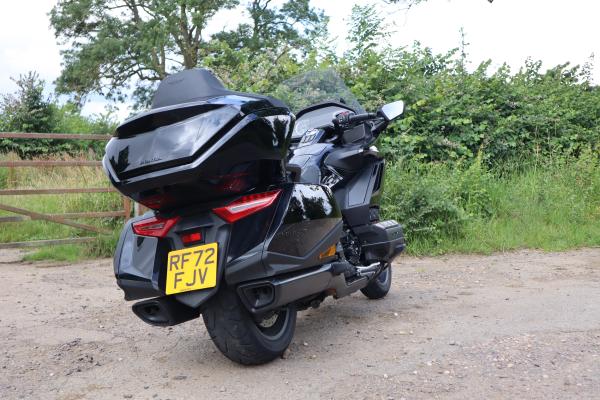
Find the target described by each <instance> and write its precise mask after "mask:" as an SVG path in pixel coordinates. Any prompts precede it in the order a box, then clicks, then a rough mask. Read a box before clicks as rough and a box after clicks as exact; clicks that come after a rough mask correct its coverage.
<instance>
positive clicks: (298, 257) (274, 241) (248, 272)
mask: <svg viewBox="0 0 600 400" xmlns="http://www.w3.org/2000/svg"><path fill="white" fill-rule="evenodd" d="M271 189H272V188H271ZM280 189H281V190H282V192H281V193H282V194H281V195H280V197H279V199H278V201H277V203H276V204H274V205H273V206H271V207H269V208H267V209H265V210H262V211H260V212H258V213H256V214H253V215H251V216H249V217H247V218H244V219H242V220H240V221H237V222H235V223H233V224H228V223H226V222H225V221H223V220H221V219H220V218H219V217H217V216H216V215H215V214H214V213H212V212H211V211H209V210H203V209H201V208H200V209H195V208H194V207H191V208H189V209H186V210H180V211H178V215H180V216H181V219H180V220H179V222H178V223H177V224H176V225H175V226H174V227H173V228H172V229H171V231H170V232H169V234H168V235H167V237H165V238H163V239H158V238H150V237H144V236H139V235H136V234H135V233H134V232H133V230H132V228H131V225H132V223H133V222H135V221H137V220H139V219H143V218H145V216H142V217H138V218H135V219H132V220H130V221H129V222H128V223H127V224H126V226H125V228H124V229H123V233H122V234H121V238H120V240H119V242H118V245H117V250H116V253H115V259H114V265H115V275H116V277H117V282H118V284H119V286H120V287H121V288H122V289H123V291H124V292H125V298H126V299H127V300H135V299H142V298H148V297H158V296H164V295H165V286H164V285H165V274H166V266H167V253H168V252H169V251H171V250H177V249H181V248H184V247H185V246H184V244H183V242H182V241H181V237H180V235H181V234H182V233H185V232H189V231H198V230H201V231H202V232H203V237H204V242H205V243H211V242H217V243H218V244H219V264H218V265H219V267H218V272H217V286H216V287H215V288H212V289H205V290H200V291H194V292H187V293H181V294H176V295H174V296H173V297H174V298H176V299H177V300H178V301H180V302H182V303H184V304H186V305H188V306H190V307H194V308H197V307H199V306H200V305H201V304H202V303H204V302H205V301H206V300H207V299H208V298H210V297H211V296H212V295H214V294H215V293H216V291H217V290H218V289H219V286H220V284H222V282H223V279H222V278H224V282H226V283H227V284H237V283H240V282H243V281H250V280H254V279H262V278H267V277H271V276H276V275H280V274H286V273H289V272H293V271H297V270H302V269H305V268H310V267H314V266H317V265H319V264H321V263H323V261H326V260H323V259H321V258H319V255H320V253H321V252H323V251H325V250H326V249H327V248H328V247H330V246H331V245H335V244H336V243H337V242H338V241H339V239H340V237H341V234H342V222H341V214H340V211H339V209H338V208H337V205H336V204H335V200H334V198H333V196H332V194H331V192H330V191H329V190H328V189H327V188H325V187H323V186H319V185H306V184H283V185H281V186H280ZM146 217H147V216H146Z"/></svg>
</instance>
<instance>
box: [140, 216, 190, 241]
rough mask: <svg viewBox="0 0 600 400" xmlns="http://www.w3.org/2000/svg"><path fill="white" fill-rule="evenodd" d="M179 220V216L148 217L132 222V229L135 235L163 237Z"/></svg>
mask: <svg viewBox="0 0 600 400" xmlns="http://www.w3.org/2000/svg"><path fill="white" fill-rule="evenodd" d="M177 221H179V217H174V218H161V217H150V218H146V219H143V220H141V221H138V222H134V223H133V231H134V232H135V234H136V235H141V236H152V237H159V238H163V237H165V236H167V233H169V231H170V230H171V228H172V227H173V226H174V225H175V224H176V223H177Z"/></svg>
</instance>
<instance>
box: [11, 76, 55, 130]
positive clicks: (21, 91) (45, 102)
mask: <svg viewBox="0 0 600 400" xmlns="http://www.w3.org/2000/svg"><path fill="white" fill-rule="evenodd" d="M11 79H12V78H11ZM12 80H13V81H14V82H15V83H16V84H17V91H16V92H15V93H14V94H5V95H2V97H1V99H0V115H1V116H2V120H1V121H2V122H1V130H3V131H11V132H49V131H50V129H51V126H52V114H53V109H52V102H51V100H50V98H48V97H45V96H44V81H43V80H41V79H40V78H39V75H38V74H37V72H28V73H27V74H25V75H20V76H19V78H18V79H12Z"/></svg>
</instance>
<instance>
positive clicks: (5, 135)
mask: <svg viewBox="0 0 600 400" xmlns="http://www.w3.org/2000/svg"><path fill="white" fill-rule="evenodd" d="M0 139H31V140H39V139H59V140H60V139H62V140H92V141H107V140H109V139H110V136H108V135H77V134H67V133H12V132H0ZM74 166H78V167H97V168H99V167H101V166H102V162H101V161H86V160H82V161H76V160H69V161H53V160H52V161H45V160H18V161H0V168H3V167H4V168H10V169H11V170H12V169H13V168H22V167H33V168H44V167H74ZM115 191H116V190H115V189H113V188H112V187H108V186H107V187H95V188H54V189H0V210H2V211H8V212H11V213H13V214H17V215H14V216H0V224H3V223H14V222H21V221H27V220H36V221H48V222H52V223H56V224H61V225H66V226H70V227H73V228H77V229H81V230H84V231H88V232H94V233H98V234H108V233H110V231H108V230H107V229H104V228H101V227H98V226H94V225H89V224H84V223H80V222H77V221H76V219H78V218H125V219H128V218H129V217H130V216H131V201H130V200H129V199H128V198H127V197H123V207H122V208H121V209H119V210H114V211H98V212H74V213H64V214H44V213H39V212H36V211H31V210H26V209H23V208H20V207H14V206H11V205H8V204H3V203H2V196H31V195H36V196H37V195H51V194H72V193H107V192H115ZM93 240H96V238H95V237H89V236H87V237H76V238H63V239H46V240H34V241H27V242H11V243H0V249H6V248H15V247H41V246H48V245H57V244H68V243H85V242H90V241H93Z"/></svg>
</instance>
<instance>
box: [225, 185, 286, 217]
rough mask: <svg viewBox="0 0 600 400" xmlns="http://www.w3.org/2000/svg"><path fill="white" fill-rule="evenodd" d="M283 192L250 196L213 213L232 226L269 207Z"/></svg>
mask: <svg viewBox="0 0 600 400" xmlns="http://www.w3.org/2000/svg"><path fill="white" fill-rule="evenodd" d="M279 193H281V190H273V191H271V192H265V193H258V194H250V195H247V196H244V197H242V198H240V199H238V200H236V201H234V202H233V203H230V204H228V205H226V206H224V207H219V208H215V209H213V212H214V213H215V214H217V215H218V216H219V217H221V218H223V219H224V220H225V221H227V222H229V223H230V224H231V223H233V222H235V221H237V220H239V219H242V218H244V217H247V216H248V215H250V214H254V213H255V212H257V211H260V210H263V209H265V208H267V207H269V206H270V205H271V204H273V202H274V201H275V200H276V199H277V196H279Z"/></svg>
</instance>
